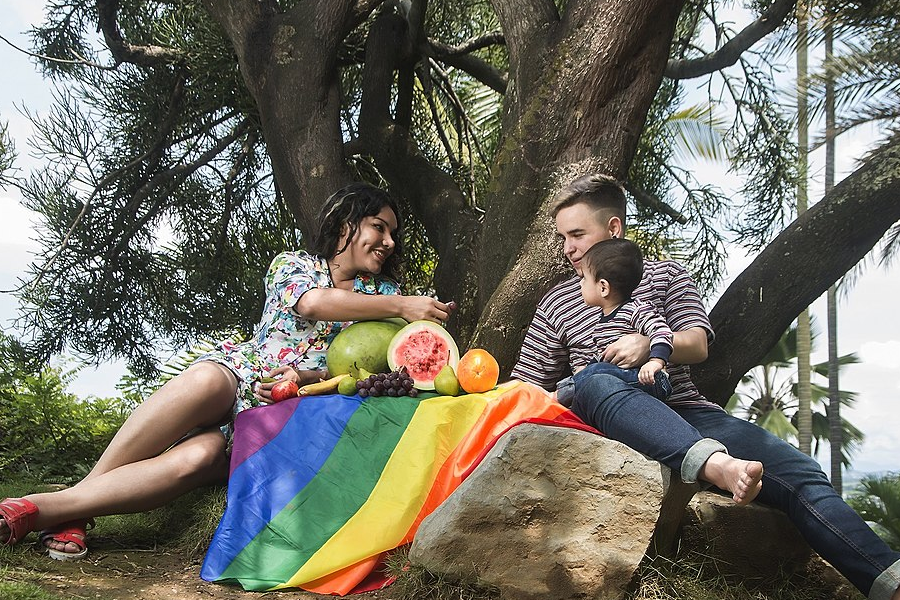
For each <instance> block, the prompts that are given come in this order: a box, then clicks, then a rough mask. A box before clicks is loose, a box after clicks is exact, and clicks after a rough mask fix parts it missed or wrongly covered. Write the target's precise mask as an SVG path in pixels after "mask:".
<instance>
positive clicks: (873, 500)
mask: <svg viewBox="0 0 900 600" xmlns="http://www.w3.org/2000/svg"><path fill="white" fill-rule="evenodd" d="M860 487H861V488H862V489H861V490H860V492H859V493H857V494H854V495H853V496H851V497H850V498H849V499H848V500H847V502H848V504H850V506H852V507H853V509H854V510H855V511H856V512H858V513H859V514H860V516H861V517H862V518H863V519H865V520H866V521H868V522H869V523H870V524H871V525H872V529H873V530H874V531H875V532H876V533H877V534H878V535H880V536H881V538H882V539H884V541H885V542H887V545H888V546H890V547H891V548H893V549H894V550H900V473H888V474H886V475H880V476H878V475H871V476H867V477H863V479H862V480H861V481H860Z"/></svg>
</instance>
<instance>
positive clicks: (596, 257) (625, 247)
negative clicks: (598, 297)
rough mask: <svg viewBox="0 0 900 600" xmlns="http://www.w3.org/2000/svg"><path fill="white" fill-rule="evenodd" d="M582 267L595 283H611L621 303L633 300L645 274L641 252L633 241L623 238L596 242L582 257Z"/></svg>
mask: <svg viewBox="0 0 900 600" xmlns="http://www.w3.org/2000/svg"><path fill="white" fill-rule="evenodd" d="M581 264H582V268H583V269H585V270H586V271H587V272H588V273H590V274H591V277H593V279H594V281H599V280H601V279H605V280H606V281H608V282H609V285H610V287H611V288H612V289H613V292H614V293H616V294H618V295H619V296H621V298H622V300H626V299H628V298H630V297H631V293H632V292H633V291H634V290H635V288H637V286H638V284H640V283H641V277H642V276H643V274H644V257H643V256H642V255H641V249H640V248H638V245H637V244H635V243H634V242H632V241H631V240H626V239H620V238H612V239H609V240H603V241H602V242H597V243H596V244H594V245H593V246H591V247H590V248H589V249H588V251H587V252H585V253H584V256H582V257H581Z"/></svg>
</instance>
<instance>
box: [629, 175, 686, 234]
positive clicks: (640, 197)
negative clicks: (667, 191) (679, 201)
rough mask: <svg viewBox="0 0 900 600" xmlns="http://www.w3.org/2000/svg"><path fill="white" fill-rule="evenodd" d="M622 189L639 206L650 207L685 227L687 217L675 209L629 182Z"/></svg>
mask: <svg viewBox="0 0 900 600" xmlns="http://www.w3.org/2000/svg"><path fill="white" fill-rule="evenodd" d="M624 187H625V189H626V190H628V193H629V194H631V195H632V196H634V199H635V200H637V201H638V202H640V203H641V204H643V205H645V206H648V207H650V208H651V209H653V210H655V211H656V212H658V213H661V214H664V215H667V216H669V217H670V218H671V219H672V220H673V221H675V222H676V223H681V224H682V225H685V224H686V223H687V217H685V216H684V214H682V213H681V212H679V211H677V210H675V208H673V207H672V206H670V205H669V204H667V203H666V202H663V201H662V200H660V199H659V198H657V197H656V196H653V195H651V194H648V193H647V192H646V191H644V189H643V188H641V187H640V186H638V185H635V184H634V183H632V182H630V181H626V182H625V184H624Z"/></svg>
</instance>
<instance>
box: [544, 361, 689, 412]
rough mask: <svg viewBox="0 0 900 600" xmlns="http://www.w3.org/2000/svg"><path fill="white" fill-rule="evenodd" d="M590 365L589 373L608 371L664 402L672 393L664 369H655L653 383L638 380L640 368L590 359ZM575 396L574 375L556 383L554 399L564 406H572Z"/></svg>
mask: <svg viewBox="0 0 900 600" xmlns="http://www.w3.org/2000/svg"><path fill="white" fill-rule="evenodd" d="M588 367H590V369H591V371H590V372H591V373H592V374H596V373H608V374H610V375H613V376H615V377H618V378H619V379H621V380H622V381H624V382H625V383H627V384H629V385H632V386H634V387H636V388H637V389H639V390H642V391H644V392H647V393H648V394H650V395H651V396H653V397H654V398H656V399H657V400H662V401H663V402H665V401H666V400H667V399H668V398H669V396H671V395H672V384H671V383H670V382H669V375H668V374H667V373H665V372H664V371H657V372H656V373H655V374H654V376H653V379H654V381H653V383H649V384H648V383H641V382H640V381H639V380H638V371H639V370H640V369H623V368H622V367H619V366H616V365H614V364H612V363H608V362H602V361H600V362H598V361H591V362H590V363H588V365H587V367H585V369H587V368H588ZM582 370H583V369H582ZM574 398H575V376H574V375H573V376H572V377H566V378H565V379H563V380H562V381H560V382H559V383H558V384H556V400H557V401H558V402H559V403H560V404H562V405H563V406H565V407H566V408H568V407H571V406H572V400H573V399H574Z"/></svg>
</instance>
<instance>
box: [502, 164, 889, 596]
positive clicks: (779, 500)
mask: <svg viewBox="0 0 900 600" xmlns="http://www.w3.org/2000/svg"><path fill="white" fill-rule="evenodd" d="M625 206H626V200H625V194H624V191H623V189H622V187H621V186H620V185H619V184H618V183H617V182H616V181H615V180H613V179H612V178H609V177H607V176H603V175H588V176H584V177H580V178H578V179H576V180H575V181H573V182H572V183H571V184H570V185H568V186H567V187H565V188H564V189H563V190H561V191H560V192H559V194H557V195H556V197H555V198H554V199H553V203H552V206H551V214H552V216H553V217H554V218H555V220H556V229H557V232H558V233H559V235H560V237H561V238H562V241H563V252H564V253H565V256H566V258H567V259H568V260H569V262H570V263H571V264H572V267H573V268H574V269H575V272H576V273H577V276H575V277H573V278H571V279H569V280H567V281H564V282H563V283H561V284H559V285H557V286H556V287H554V288H553V289H552V290H550V291H549V292H548V293H547V294H546V295H545V296H544V298H543V299H542V300H541V301H540V303H539V304H538V307H537V311H536V312H535V316H534V319H533V321H532V323H531V326H530V327H529V329H528V332H527V334H526V336H525V341H524V342H523V344H522V350H521V353H520V355H519V360H518V362H517V363H516V366H515V367H514V368H513V371H512V377H513V378H515V379H520V380H523V381H529V382H532V383H535V384H537V385H540V386H542V387H544V388H546V389H553V386H554V385H555V384H557V383H561V385H565V386H572V387H574V392H573V393H574V400H573V404H572V410H573V411H574V412H575V413H576V414H577V415H578V416H579V417H580V418H581V419H582V420H584V421H585V422H587V423H588V424H590V425H592V426H594V427H596V428H597V429H599V430H600V431H602V432H603V433H604V434H606V435H607V436H609V437H610V438H612V439H615V440H618V441H621V442H623V443H625V444H626V445H628V446H630V447H631V448H634V449H635V450H637V451H639V452H641V453H643V454H645V455H647V456H649V457H651V458H653V459H655V460H658V461H660V462H662V463H663V464H666V465H667V466H669V467H671V468H673V469H675V470H679V471H681V474H682V478H683V479H684V480H685V481H695V480H696V479H698V478H699V479H702V480H705V481H709V482H711V483H713V484H714V485H716V486H717V487H720V488H722V489H726V490H728V491H731V492H732V494H733V495H734V498H735V501H736V502H739V503H744V502H742V500H744V499H746V498H747V497H748V496H749V497H751V498H752V496H753V494H754V491H758V496H756V498H757V499H758V500H759V501H760V502H762V503H764V504H768V505H770V506H773V507H775V508H778V509H779V510H782V511H784V512H785V513H786V514H787V515H788V517H789V518H790V519H791V521H792V522H793V523H794V525H796V527H797V529H798V530H799V531H800V533H801V534H802V535H803V536H804V537H805V538H806V541H807V542H808V543H809V544H810V546H811V547H812V548H813V549H814V550H816V552H818V553H819V555H820V556H822V557H823V558H825V559H826V560H827V561H829V562H830V563H831V564H832V565H834V566H835V568H837V569H838V571H840V572H841V573H842V574H843V575H844V576H845V577H846V578H847V579H848V580H850V582H851V583H853V584H854V585H855V586H856V587H857V588H858V589H859V590H860V591H862V592H863V593H864V594H868V596H869V598H871V599H873V600H888V599H890V600H900V589H898V588H900V553H898V552H894V551H892V550H891V549H890V548H888V546H887V545H886V544H885V543H884V542H883V541H882V540H881V539H880V538H879V537H878V536H877V535H875V533H874V532H872V530H871V529H870V528H869V527H868V526H867V525H866V524H865V522H864V521H863V520H862V519H861V518H860V517H859V515H857V514H856V513H855V512H854V511H853V509H851V508H850V507H849V506H848V505H847V504H846V503H844V501H843V500H842V499H841V498H840V497H839V496H838V495H837V494H836V493H835V491H834V489H833V488H832V487H831V484H830V483H829V482H828V478H827V477H826V476H825V474H824V473H822V470H821V469H820V468H819V465H818V463H817V462H816V461H814V460H813V459H812V458H810V457H808V456H806V455H805V454H803V453H801V452H799V451H798V450H797V449H796V448H794V447H793V446H791V445H790V444H788V443H786V442H784V441H783V440H781V439H779V438H777V437H775V436H773V435H771V434H769V433H768V432H767V431H765V430H763V429H761V428H759V427H757V426H756V425H753V424H752V423H749V422H747V421H744V420H742V419H738V418H735V417H732V416H731V415H728V414H727V413H726V412H725V411H723V410H722V409H721V408H720V407H719V406H717V405H716V404H713V403H711V402H709V401H708V400H706V398H704V397H703V396H702V395H701V394H700V393H699V391H698V390H697V388H696V387H695V386H694V384H693V383H692V382H691V380H690V368H689V367H688V366H687V365H690V364H695V363H699V362H701V361H703V360H705V359H706V353H707V343H708V342H709V341H710V340H712V338H713V332H712V329H711V326H710V324H709V319H708V317H707V315H706V311H705V309H704V308H703V304H702V301H701V299H700V296H699V294H698V293H697V290H696V287H695V286H694V283H693V281H691V278H690V276H689V275H688V274H687V272H686V271H685V270H684V268H683V267H681V266H680V265H678V264H677V263H675V262H672V261H646V262H645V264H644V275H643V278H642V280H641V283H640V285H639V286H638V287H637V289H636V290H635V292H634V294H633V296H634V298H636V299H638V300H644V301H647V302H651V303H653V304H654V305H655V306H656V308H657V310H658V311H659V312H660V314H662V316H663V317H664V318H665V319H666V321H667V322H668V324H669V326H670V328H671V329H672V331H673V332H674V336H673V346H674V349H673V352H672V356H671V359H670V360H671V363H673V365H672V366H671V367H670V369H669V375H670V379H671V383H672V387H673V392H672V395H671V396H670V397H669V399H668V400H667V401H666V403H663V402H660V401H659V400H657V399H655V398H653V397H652V396H650V395H648V394H646V393H644V392H642V391H640V390H637V389H635V388H634V387H632V386H630V385H629V384H627V383H625V382H623V381H621V380H620V379H618V378H616V377H614V376H612V375H609V374H604V373H602V372H600V371H597V372H594V370H593V369H592V368H591V366H589V365H588V363H589V362H590V360H591V358H592V354H593V353H592V351H593V349H594V348H595V344H594V343H593V340H594V337H595V330H596V328H597V327H598V326H601V324H600V322H599V316H600V315H599V312H598V311H599V309H597V308H596V307H589V306H587V305H585V304H584V302H583V300H582V298H581V294H580V285H579V279H580V276H581V264H580V261H581V258H582V256H583V255H584V253H585V252H586V251H587V250H588V249H589V248H590V247H591V246H593V245H594V244H595V243H597V242H600V241H603V240H606V239H610V238H614V237H622V235H623V234H624V230H625ZM648 357H649V339H648V338H646V337H644V336H642V335H640V334H631V335H628V336H624V337H622V338H621V339H620V340H619V341H617V342H615V343H613V344H611V345H610V346H609V347H608V348H607V350H606V352H604V354H603V355H602V358H603V360H604V361H606V362H610V363H613V364H616V365H618V366H620V367H623V368H629V367H634V366H635V365H639V364H642V363H643V362H645V361H646V360H647V359H648ZM567 370H571V371H572V372H573V373H574V375H573V376H572V378H571V379H567V380H563V382H560V381H559V380H560V378H561V377H562V376H563V375H564V374H565V373H566V371H567ZM570 391H571V390H570ZM726 449H727V450H726ZM757 460H758V461H761V462H762V464H763V465H764V467H765V472H764V473H763V472H762V469H761V468H760V469H759V470H758V471H757V469H756V467H755V464H754V462H755V461H757ZM756 464H758V463H756ZM757 473H758V475H759V479H757V482H760V481H761V484H762V485H761V489H758V488H756V487H754V486H753V479H754V476H755V475H757ZM741 492H743V496H741ZM747 501H749V500H747Z"/></svg>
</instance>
